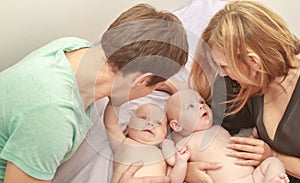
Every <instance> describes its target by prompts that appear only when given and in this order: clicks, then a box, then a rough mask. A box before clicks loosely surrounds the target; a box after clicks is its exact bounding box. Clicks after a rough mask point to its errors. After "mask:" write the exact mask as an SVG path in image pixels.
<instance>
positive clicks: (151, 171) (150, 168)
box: [111, 161, 167, 183]
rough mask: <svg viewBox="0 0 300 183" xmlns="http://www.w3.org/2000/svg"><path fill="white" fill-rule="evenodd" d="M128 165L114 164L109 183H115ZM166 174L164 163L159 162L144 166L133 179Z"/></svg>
mask: <svg viewBox="0 0 300 183" xmlns="http://www.w3.org/2000/svg"><path fill="white" fill-rule="evenodd" d="M128 167H129V165H127V164H121V163H117V162H115V163H114V174H113V178H112V181H111V183H117V182H118V181H119V179H120V177H121V175H122V173H123V172H124V171H125V170H127V168H128ZM166 174H167V165H166V163H165V161H160V162H157V163H154V164H148V165H144V166H143V167H142V168H141V169H139V170H138V171H137V172H136V173H135V175H134V177H144V176H165V175H166Z"/></svg>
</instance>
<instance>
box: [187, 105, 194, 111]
mask: <svg viewBox="0 0 300 183" xmlns="http://www.w3.org/2000/svg"><path fill="white" fill-rule="evenodd" d="M194 108H195V105H194V104H189V105H188V106H187V109H188V110H191V109H194Z"/></svg>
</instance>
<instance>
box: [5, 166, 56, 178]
mask: <svg viewBox="0 0 300 183" xmlns="http://www.w3.org/2000/svg"><path fill="white" fill-rule="evenodd" d="M4 182H5V183H16V182H22V183H51V180H39V179H36V178H33V177H31V176H29V175H28V174H26V173H25V172H23V171H22V170H21V169H20V168H18V167H17V166H16V165H14V164H13V163H11V162H8V163H7V165H6V170H5V176H4Z"/></svg>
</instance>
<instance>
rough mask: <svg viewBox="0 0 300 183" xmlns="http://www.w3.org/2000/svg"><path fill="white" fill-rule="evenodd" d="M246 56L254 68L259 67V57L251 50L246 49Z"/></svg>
mask: <svg viewBox="0 0 300 183" xmlns="http://www.w3.org/2000/svg"><path fill="white" fill-rule="evenodd" d="M247 55H248V58H249V60H250V64H251V65H253V66H254V67H255V68H257V69H259V68H260V67H261V60H260V57H259V56H258V55H257V54H256V53H254V52H253V51H252V50H249V49H248V53H247Z"/></svg>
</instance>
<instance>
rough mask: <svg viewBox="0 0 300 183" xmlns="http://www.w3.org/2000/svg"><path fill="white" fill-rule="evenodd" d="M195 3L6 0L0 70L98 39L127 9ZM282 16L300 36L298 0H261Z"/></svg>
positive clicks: (0, 17)
mask: <svg viewBox="0 0 300 183" xmlns="http://www.w3.org/2000/svg"><path fill="white" fill-rule="evenodd" d="M190 1H191V0H7V1H5V0H2V1H1V2H0V22H1V28H0V37H1V41H0V48H1V49H0V56H1V61H0V71H1V70H3V69H4V68H6V67H8V66H9V65H12V64H14V63H16V62H17V61H18V60H19V59H21V58H22V57H24V56H25V55H26V54H28V53H29V52H30V51H32V50H34V49H36V48H38V47H40V46H42V45H43V44H46V43H47V42H49V41H51V40H53V39H56V38H59V37H63V36H78V37H82V38H86V39H88V40H91V41H92V40H94V39H95V38H96V37H97V36H98V35H100V34H101V33H102V32H103V31H104V30H105V29H106V28H107V26H108V25H109V24H110V23H111V22H112V21H113V20H114V19H115V18H116V17H117V16H118V15H119V14H120V13H121V12H122V11H124V10H126V9H127V8H129V7H131V6H133V5H134V4H137V3H140V2H147V3H150V4H152V5H153V6H155V7H157V8H159V9H164V10H176V9H178V8H181V7H183V6H184V5H186V4H187V3H189V2H190ZM261 1H262V2H264V3H266V4H267V5H268V6H270V7H271V8H273V9H274V10H276V11H277V12H278V13H279V14H281V15H282V16H283V17H284V19H285V20H286V21H287V22H288V23H289V25H290V26H291V28H292V30H294V32H295V33H296V34H297V35H298V36H299V35H300V26H299V23H298V21H297V20H296V16H295V15H297V14H299V13H298V9H296V8H297V7H300V1H297V0H261Z"/></svg>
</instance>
